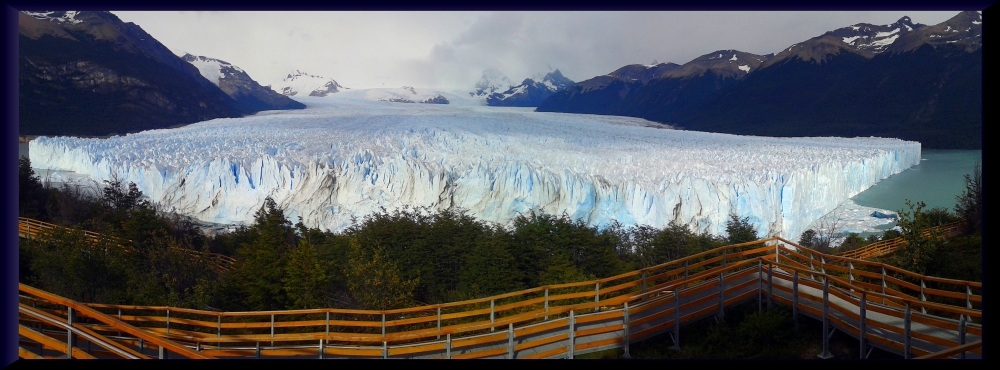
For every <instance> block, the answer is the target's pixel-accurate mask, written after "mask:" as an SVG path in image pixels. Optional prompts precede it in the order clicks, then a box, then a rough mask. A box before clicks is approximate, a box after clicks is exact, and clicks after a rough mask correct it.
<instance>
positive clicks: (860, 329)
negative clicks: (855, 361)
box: [858, 292, 867, 360]
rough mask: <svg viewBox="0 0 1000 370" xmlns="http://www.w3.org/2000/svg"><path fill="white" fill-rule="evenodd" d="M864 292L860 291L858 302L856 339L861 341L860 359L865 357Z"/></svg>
mask: <svg viewBox="0 0 1000 370" xmlns="http://www.w3.org/2000/svg"><path fill="white" fill-rule="evenodd" d="M866 298H867V297H866V295H865V292H861V301H860V302H859V303H858V341H859V342H861V359H862V360H864V359H865V357H866V356H865V304H866V302H865V301H866V300H867V299H866Z"/></svg>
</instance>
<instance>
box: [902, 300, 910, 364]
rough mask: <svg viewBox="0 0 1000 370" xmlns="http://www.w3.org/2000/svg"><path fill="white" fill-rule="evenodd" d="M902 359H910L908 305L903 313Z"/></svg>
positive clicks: (908, 304)
mask: <svg viewBox="0 0 1000 370" xmlns="http://www.w3.org/2000/svg"><path fill="white" fill-rule="evenodd" d="M903 359H906V360H909V359H910V303H909V302H907V303H906V311H905V312H904V313H903Z"/></svg>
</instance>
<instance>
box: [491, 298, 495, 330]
mask: <svg viewBox="0 0 1000 370" xmlns="http://www.w3.org/2000/svg"><path fill="white" fill-rule="evenodd" d="M494 303H496V300H495V299H491V300H490V324H493V323H494V320H493V314H494V313H495V312H494V310H493V305H494ZM494 330H496V327H494V326H490V331H494Z"/></svg>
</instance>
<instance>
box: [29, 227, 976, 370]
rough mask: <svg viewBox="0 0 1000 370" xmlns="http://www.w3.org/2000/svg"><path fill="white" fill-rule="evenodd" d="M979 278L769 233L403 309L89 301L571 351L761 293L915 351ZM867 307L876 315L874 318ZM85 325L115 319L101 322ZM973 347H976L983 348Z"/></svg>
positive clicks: (449, 343) (361, 345)
mask: <svg viewBox="0 0 1000 370" xmlns="http://www.w3.org/2000/svg"><path fill="white" fill-rule="evenodd" d="M821 282H822V283H821ZM918 283H919V285H917V284H918ZM981 290H982V284H981V283H978V282H970V281H958V280H951V279H942V278H936V277H930V276H922V275H919V274H915V273H912V272H909V271H905V270H902V269H898V268H896V267H893V266H888V265H884V264H880V263H872V262H868V261H863V260H858V259H852V258H846V257H840V256H833V255H826V254H821V253H818V252H814V251H811V250H808V249H805V248H802V247H801V246H798V245H796V244H795V243H792V242H789V241H787V240H785V239H782V238H768V239H763V240H759V241H755V242H750V243H743V244H737V245H731V246H725V247H720V248H717V249H714V250H711V251H706V252H703V253H699V254H696V255H693V256H689V257H685V258H682V259H679V260H675V261H671V262H668V263H664V264H661V265H658V266H652V267H648V268H644V269H641V270H636V271H632V272H628V273H624V274H620V275H616V276H612V277H608V278H604V279H598V280H593V281H585V282H579V283H570V284H559V285H550V286H543V287H538V288H533V289H527V290H522V291H518V292H512V293H506V294H501V295H497V296H492V297H486V298H481V299H475V300H468V301H461V302H453V303H444V304H437V305H425V306H421V307H413V308H405V309H396V310H384V311H371V310H346V309H334V308H318V309H309V310H284V311H262V312H212V311H203V310H192V309H184V308H174V307H149V306H130V305H111V304H88V305H87V306H88V307H90V308H92V309H94V310H98V311H101V312H103V313H104V314H105V315H107V316H109V317H112V316H114V317H117V318H118V319H119V320H121V321H122V322H125V323H129V324H130V325H133V326H135V327H137V328H141V329H142V330H144V331H146V332H147V333H149V334H155V335H156V336H158V337H161V338H164V339H167V340H170V341H174V342H177V343H182V344H185V345H186V346H188V347H190V348H194V349H195V350H197V351H200V352H201V353H203V354H206V355H211V356H216V357H302V356H306V357H308V356H318V357H320V358H326V357H360V358H365V357H368V358H380V357H381V358H414V357H416V358H552V357H568V358H572V357H574V356H575V355H579V354H583V353H588V352H593V351H600V350H605V349H614V348H624V349H625V350H626V351H627V348H628V345H629V344H630V343H632V342H635V341H639V340H643V339H646V338H650V337H652V336H655V335H658V334H661V333H671V335H672V336H673V338H674V341H675V344H676V343H678V341H679V335H680V332H679V327H680V326H681V325H683V324H686V323H690V322H693V321H696V320H700V319H701V318H704V317H708V316H712V315H724V313H725V308H726V307H727V306H732V305H734V304H739V303H742V302H746V301H750V300H753V299H754V298H756V299H757V300H758V302H762V300H763V299H767V300H768V301H769V302H777V303H782V304H789V305H792V306H793V307H794V309H795V311H794V312H796V315H797V314H798V312H800V311H801V312H803V313H804V314H806V315H810V316H812V317H814V318H818V319H822V320H823V321H824V323H827V324H829V325H832V326H833V327H835V328H839V329H840V330H842V331H844V332H845V333H848V334H851V335H853V336H855V337H856V338H858V337H861V338H864V339H862V346H863V347H864V346H865V345H866V344H865V343H868V344H867V345H868V346H869V347H867V348H875V347H877V348H882V349H885V350H888V351H895V352H897V353H905V356H906V357H907V358H909V356H910V355H911V354H912V355H917V356H922V355H927V354H930V353H933V352H935V351H939V350H943V349H945V348H948V347H955V346H960V345H962V344H965V342H964V340H965V338H966V337H969V338H973V339H975V338H981V335H982V325H981V322H982V311H981V308H979V307H981V303H982V295H981V294H982V293H981ZM820 291H825V292H826V294H820V293H818V292H820ZM917 292H919V293H917ZM34 293H35V292H34V291H29V290H26V289H23V288H22V300H23V301H32V302H36V303H38V304H45V303H47V302H48V301H47V299H45V298H44V297H39V296H38V295H37V294H34ZM917 294H919V295H917ZM828 296H833V297H832V298H827V297H828ZM861 302H865V304H862V303H861ZM866 305H867V306H868V307H867V310H868V311H867V312H874V313H875V314H877V315H881V316H879V317H880V318H881V319H880V320H881V321H879V320H875V321H867V320H869V319H867V318H866V317H865V315H866V314H865V312H866V311H865V310H866V307H865V306H866ZM817 307H820V308H817ZM831 310H832V311H831ZM913 310H919V312H917V311H913ZM828 311H829V312H828ZM911 311H912V312H911ZM875 314H872V315H875ZM886 320H889V321H893V320H895V321H893V322H888V321H886ZM896 321H898V322H896ZM911 324H912V325H915V328H913V329H912V330H911V329H909V327H910V325H911ZM866 325H867V326H866ZM88 328H89V329H91V330H93V331H95V332H100V333H106V334H107V333H111V332H116V331H117V330H118V329H117V328H116V327H114V326H111V325H107V324H100V323H98V324H94V325H92V326H90V327H88ZM873 328H874V329H873ZM942 333H944V334H942ZM942 335H943V337H942ZM828 337H829V335H824V338H828ZM902 337H905V339H900V338H902ZM949 338H951V339H949ZM977 351H978V352H977ZM862 352H864V351H862ZM626 353H627V352H626ZM962 353H963V355H964V354H965V353H966V352H962ZM969 355H970V356H978V355H981V348H980V349H972V350H971V352H970V354H969Z"/></svg>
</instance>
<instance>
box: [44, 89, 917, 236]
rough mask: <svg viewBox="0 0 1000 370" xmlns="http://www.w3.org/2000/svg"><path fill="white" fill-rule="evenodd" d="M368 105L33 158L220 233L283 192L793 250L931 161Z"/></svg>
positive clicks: (310, 103)
mask: <svg viewBox="0 0 1000 370" xmlns="http://www.w3.org/2000/svg"><path fill="white" fill-rule="evenodd" d="M369 95H371V94H365V93H362V92H360V91H359V92H355V93H352V94H344V93H340V94H333V95H331V96H329V97H323V98H320V97H296V98H295V100H298V101H300V102H302V103H304V104H306V105H307V109H304V110H294V111H266V112H260V113H258V114H256V115H252V116H247V117H242V118H231V119H215V120H210V121H204V122H199V123H195V124H191V125H188V126H184V127H180V128H174V129H162V130H151V131H144V132H140V133H134V134H129V135H125V136H114V137H110V138H106V139H94V138H71V137H39V138H37V139H35V140H33V141H31V143H30V144H29V145H30V151H29V152H30V159H31V162H32V165H33V167H36V168H42V169H50V170H60V171H74V172H76V173H77V174H79V175H82V176H88V177H89V178H91V179H93V180H96V181H103V180H107V179H111V178H112V177H116V178H117V179H119V180H122V181H125V182H134V183H135V184H136V185H137V186H138V187H139V189H140V190H141V191H142V192H143V193H144V194H145V195H146V196H148V197H149V198H150V200H152V201H154V202H156V203H158V204H160V206H161V207H162V208H163V209H164V210H167V211H174V212H178V213H182V214H186V215H189V216H192V217H194V218H196V219H198V220H201V221H204V222H210V223H216V224H247V223H250V222H252V221H253V214H254V212H256V211H257V210H258V209H259V208H260V207H261V205H262V204H263V201H264V199H265V197H272V198H273V199H274V200H275V201H276V202H277V203H278V204H279V205H280V206H281V207H282V208H283V209H285V215H286V216H287V217H289V219H291V220H296V219H297V218H298V217H302V219H303V221H304V222H305V224H306V225H309V226H311V227H319V228H321V229H327V230H332V231H339V230H343V229H344V228H346V227H347V226H350V224H351V219H352V217H357V218H361V217H364V216H366V215H369V214H371V213H373V212H378V211H380V210H382V209H384V210H387V211H393V210H396V209H401V208H403V207H408V206H417V207H429V208H431V209H448V208H460V209H464V210H467V211H468V212H469V213H470V214H471V215H473V216H476V217H478V218H480V219H483V220H486V221H491V222H497V223H500V224H508V223H509V222H510V221H511V220H512V219H513V218H514V217H515V216H516V215H517V214H519V213H525V212H528V211H531V210H535V211H540V212H544V213H548V214H554V215H560V214H563V213H566V214H567V215H569V216H570V217H572V218H573V219H582V220H583V221H584V222H586V223H587V224H588V225H592V226H597V227H604V226H607V225H609V224H611V223H612V222H614V221H618V222H620V223H621V224H623V225H626V226H628V225H637V224H644V225H650V226H654V227H663V226H665V225H667V224H669V223H670V222H672V221H676V222H679V223H682V224H687V225H689V226H691V227H692V229H694V230H696V231H699V232H702V231H706V232H709V233H713V234H717V235H725V224H726V221H727V220H728V219H729V214H736V215H738V216H740V217H749V220H750V222H751V224H752V225H754V227H755V228H756V229H757V231H758V233H759V234H760V235H768V236H771V235H779V236H783V237H785V238H788V239H793V238H798V235H800V234H801V233H802V232H803V231H804V230H805V229H806V227H807V226H809V225H810V224H811V223H812V222H813V221H815V220H817V219H819V218H820V217H821V216H823V215H825V214H827V213H829V212H830V211H832V210H834V209H835V208H836V207H837V206H838V205H839V204H841V203H842V202H844V201H845V200H847V199H848V198H850V197H852V196H854V195H856V194H858V193H860V192H861V191H864V190H865V189H867V188H869V187H870V186H872V185H874V184H875V183H877V182H878V181H879V180H881V179H884V178H886V177H889V176H891V175H893V174H896V173H899V172H901V171H903V170H905V169H907V168H909V167H911V166H913V165H916V164H918V162H919V161H920V149H921V148H920V144H919V143H917V142H910V141H903V140H899V139H887V138H871V137H867V138H835V137H809V138H772V137H752V136H736V135H727V134H715V133H705V132H693V131H683V130H674V129H670V128H667V127H666V126H663V125H660V124H657V123H654V122H649V121H645V120H642V119H637V118H630V117H619V116H597V115H581V114H566V113H541V112H534V111H532V109H530V108H501V107H487V106H480V105H478V103H477V104H449V105H437V104H399V103H390V102H377V101H370V99H371V96H369ZM451 97H452V96H449V99H450V98H451ZM455 97H456V98H458V97H457V96H455Z"/></svg>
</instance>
